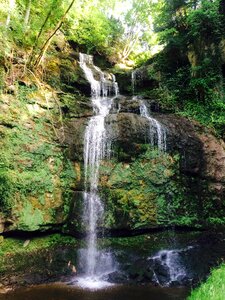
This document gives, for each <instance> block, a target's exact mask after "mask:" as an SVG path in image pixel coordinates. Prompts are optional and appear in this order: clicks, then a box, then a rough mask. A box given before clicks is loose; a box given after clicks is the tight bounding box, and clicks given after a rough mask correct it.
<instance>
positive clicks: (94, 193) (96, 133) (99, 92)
mask: <svg viewBox="0 0 225 300" xmlns="http://www.w3.org/2000/svg"><path fill="white" fill-rule="evenodd" d="M80 67H81V69H82V70H83V72H84V74H85V77H86V79H87V80H88V81H89V83H90V85H91V100H92V105H93V109H94V116H93V117H92V118H91V119H90V120H89V123H88V125H87V128H86V131H85V136H84V173H85V191H84V203H85V206H84V214H83V221H84V224H85V227H86V230H87V249H83V250H81V253H80V265H81V266H82V269H83V272H84V275H83V276H82V277H81V278H80V279H79V282H80V285H81V286H84V287H98V286H102V285H105V284H107V283H106V282H105V281H104V276H106V275H107V274H108V273H110V272H112V271H113V259H112V257H111V255H110V253H109V252H108V253H105V252H104V251H100V250H98V249H97V227H98V225H101V222H102V217H103V212H104V206H103V203H102V202H101V199H100V197H99V194H98V181H99V166H100V162H101V160H102V159H103V158H104V157H108V156H110V147H109V146H108V145H107V132H106V129H105V117H106V116H107V115H108V114H109V111H110V108H111V105H112V101H113V97H111V95H112V94H114V95H115V96H116V95H117V94H118V92H119V91H118V85H117V83H116V79H115V76H112V78H111V81H109V80H108V79H105V74H104V73H103V72H102V71H101V70H100V69H99V68H98V67H96V66H94V64H93V57H92V56H90V55H87V54H82V53H80ZM94 74H95V76H96V77H97V76H98V78H99V80H97V79H95V76H94Z"/></svg>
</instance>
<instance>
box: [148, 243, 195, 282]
mask: <svg viewBox="0 0 225 300" xmlns="http://www.w3.org/2000/svg"><path fill="white" fill-rule="evenodd" d="M192 248H193V247H192V246H188V247H187V248H184V249H179V250H178V249H177V250H176V249H174V250H161V251H159V252H158V253H157V254H156V255H154V256H152V257H150V258H149V261H151V262H152V270H153V273H154V278H153V281H155V282H156V283H157V284H159V285H164V286H170V285H171V284H174V283H177V282H182V281H183V280H186V279H187V278H188V274H187V270H186V267H185V262H184V260H183V256H184V255H185V252H187V251H189V250H190V249H192Z"/></svg>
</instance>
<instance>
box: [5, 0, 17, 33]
mask: <svg viewBox="0 0 225 300" xmlns="http://www.w3.org/2000/svg"><path fill="white" fill-rule="evenodd" d="M15 5H16V0H9V10H8V16H7V19H6V24H5V26H6V28H8V27H9V24H10V21H11V14H12V11H13V10H14V8H15Z"/></svg>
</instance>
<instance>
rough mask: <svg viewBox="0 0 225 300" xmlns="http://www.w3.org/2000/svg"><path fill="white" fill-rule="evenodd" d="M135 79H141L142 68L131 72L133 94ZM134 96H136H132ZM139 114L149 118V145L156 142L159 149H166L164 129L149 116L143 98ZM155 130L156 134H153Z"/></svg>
mask: <svg viewBox="0 0 225 300" xmlns="http://www.w3.org/2000/svg"><path fill="white" fill-rule="evenodd" d="M137 79H138V80H139V81H141V80H142V79H143V78H142V70H141V69H136V70H134V71H133V72H132V73H131V85H132V92H133V95H134V94H135V87H136V82H137ZM134 98H136V96H134ZM140 113H141V116H142V117H144V118H146V119H148V120H149V140H150V144H151V145H155V144H157V146H158V149H159V150H160V151H166V129H165V128H164V126H163V125H161V124H160V123H159V121H157V120H156V119H154V118H153V117H151V116H150V114H149V112H148V108H147V106H146V104H145V102H144V101H143V100H141V101H140ZM155 132H156V134H155ZM155 136H156V137H155Z"/></svg>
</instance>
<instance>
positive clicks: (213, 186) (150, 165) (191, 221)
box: [0, 46, 225, 234]
mask: <svg viewBox="0 0 225 300" xmlns="http://www.w3.org/2000/svg"><path fill="white" fill-rule="evenodd" d="M60 47H62V51H61V55H60V56H59V59H58V61H57V62H56V61H54V60H52V62H50V61H47V64H50V66H49V69H48V70H49V72H50V71H51V70H52V71H51V72H50V73H51V74H47V75H46V76H47V77H48V82H49V83H51V84H53V82H55V86H58V89H57V92H56V91H55V90H53V89H52V88H50V87H49V86H47V85H46V87H45V88H44V89H42V90H41V91H40V90H38V89H37V88H36V87H35V86H34V85H28V84H25V83H24V82H23V83H21V84H20V85H18V88H15V90H14V92H13V94H2V95H1V99H0V136H1V140H0V145H1V158H0V194H1V196H0V204H1V210H0V232H8V231H37V230H38V231H46V230H62V231H64V232H70V233H72V234H80V232H81V231H82V224H81V223H82V222H81V220H80V216H81V215H82V207H83V205H82V204H83V198H82V191H83V182H84V178H83V137H84V131H85V127H86V125H87V123H88V119H89V117H90V116H91V115H92V114H93V112H92V107H91V101H90V99H89V98H87V97H86V96H83V95H81V94H80V91H79V89H80V90H81V91H83V92H85V93H86V94H89V93H90V87H89V84H88V83H87V82H86V80H85V78H84V76H83V74H82V72H81V71H80V70H79V64H78V63H77V61H76V59H75V58H77V54H75V53H73V51H72V50H70V51H69V57H67V58H66V53H67V52H66V50H63V46H60ZM67 54H68V53H67ZM51 63H52V69H51V68H50V67H51ZM65 66H67V67H65ZM65 74H67V77H66V76H65ZM59 75H60V76H59ZM58 78H60V80H59V79H58ZM57 80H59V81H60V82H58V81H57ZM148 106H149V107H150V108H153V111H154V113H152V116H153V117H154V118H155V120H157V121H158V122H159V123H160V124H161V125H162V126H163V128H165V129H166V136H167V139H166V144H167V151H166V152H162V151H158V150H157V149H156V148H157V147H156V145H155V146H153V145H150V143H149V120H148V119H147V118H146V117H143V116H141V110H140V99H138V97H136V98H131V97H123V96H118V97H117V98H115V99H114V103H113V105H112V109H111V111H110V114H109V115H108V116H107V118H106V119H105V122H106V128H107V135H108V139H110V141H111V145H112V149H111V150H112V155H111V158H110V159H108V160H104V161H102V165H101V168H100V194H101V197H102V201H103V202H104V204H105V208H106V209H105V211H106V214H105V220H104V223H103V224H101V226H102V227H105V228H107V229H109V230H112V229H113V230H123V229H126V230H134V229H144V228H155V227H158V226H162V225H163V226H165V225H189V226H195V225H198V226H199V225H204V226H205V225H211V224H222V225H223V224H225V216H224V208H225V207H224V206H225V203H224V200H225V145H224V142H223V141H219V140H217V139H216V138H215V136H213V134H212V132H210V131H209V130H207V129H205V128H203V127H202V126H200V125H199V124H198V123H195V122H192V121H189V120H187V119H185V118H182V117H179V116H176V115H174V114H160V113H157V112H156V111H157V109H155V108H156V106H155V103H153V102H151V103H149V105H148ZM152 130H153V131H154V132H153V135H156V131H157V129H156V127H155V128H153V129H152ZM155 144H156V143H155Z"/></svg>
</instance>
